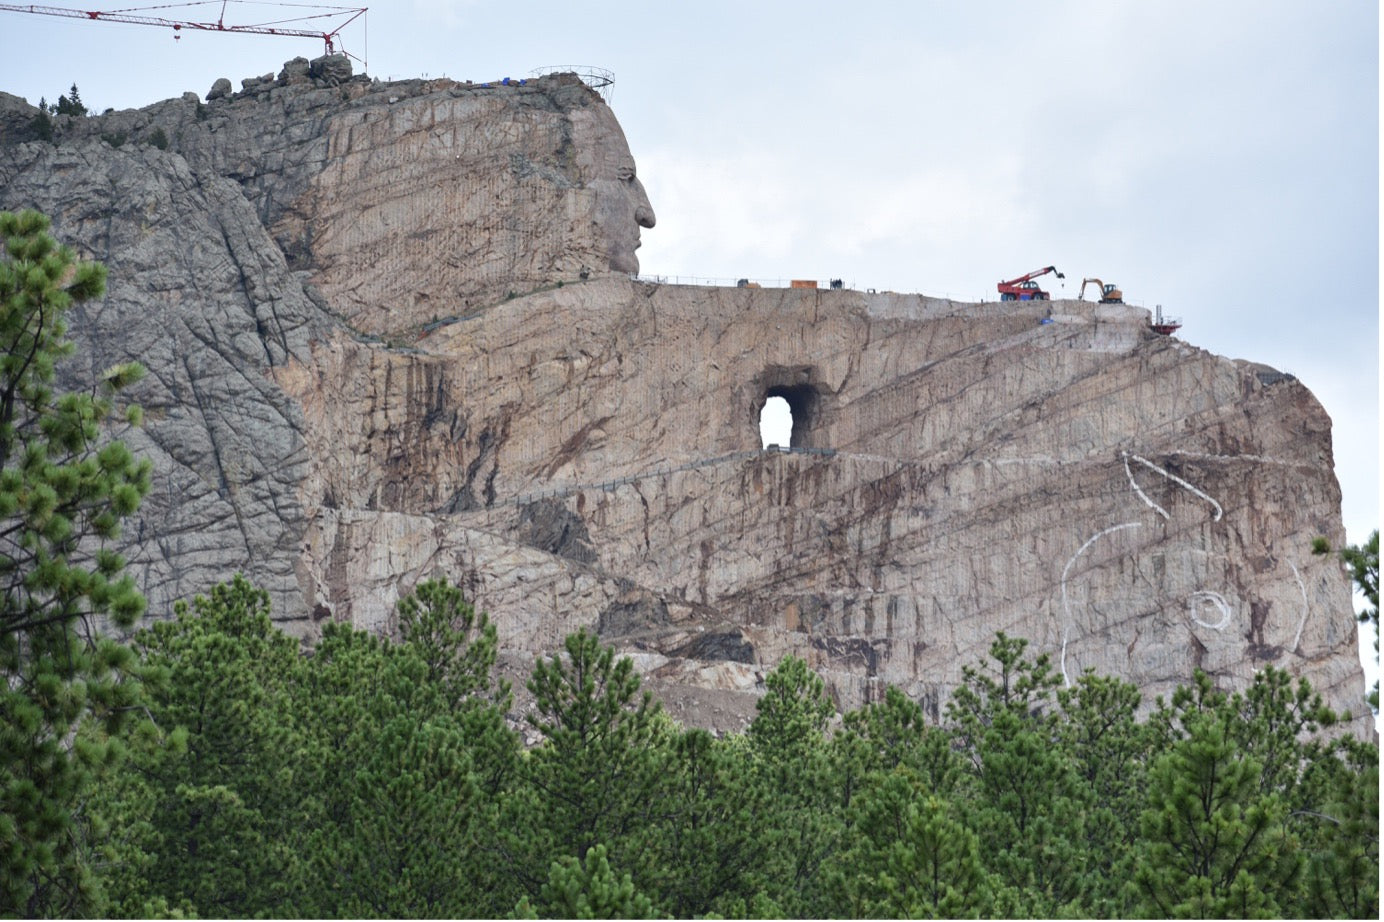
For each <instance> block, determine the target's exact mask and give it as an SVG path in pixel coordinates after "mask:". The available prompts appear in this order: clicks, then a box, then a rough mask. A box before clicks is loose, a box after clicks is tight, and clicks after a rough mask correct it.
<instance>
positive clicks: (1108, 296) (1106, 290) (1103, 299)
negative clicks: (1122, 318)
mask: <svg viewBox="0 0 1384 922" xmlns="http://www.w3.org/2000/svg"><path fill="white" fill-rule="evenodd" d="M1087 285H1095V286H1096V287H1097V288H1098V289H1100V303H1102V304H1123V303H1124V292H1123V291H1120V289H1119V288H1118V287H1117V286H1116V285H1115V283H1114V282H1110V283H1108V284H1107V283H1103V282H1101V280H1100V279H1082V280H1081V293H1080V294H1079V295H1077V298H1078V299H1079V300H1084V299H1085V297H1086V286H1087Z"/></svg>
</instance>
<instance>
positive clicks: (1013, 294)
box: [997, 266, 1066, 301]
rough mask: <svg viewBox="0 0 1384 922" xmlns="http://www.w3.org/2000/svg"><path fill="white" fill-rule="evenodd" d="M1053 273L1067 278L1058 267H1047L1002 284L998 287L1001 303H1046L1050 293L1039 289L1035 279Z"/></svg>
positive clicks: (1061, 277)
mask: <svg viewBox="0 0 1384 922" xmlns="http://www.w3.org/2000/svg"><path fill="white" fill-rule="evenodd" d="M1049 272H1051V273H1053V274H1054V275H1056V276H1057V277H1058V278H1060V279H1064V278H1066V276H1065V275H1063V274H1062V273H1061V272H1058V271H1057V267H1056V266H1045V267H1044V268H1042V269H1034V270H1033V271H1032V272H1030V273H1028V274H1027V275H1021V276H1019V277H1018V278H1016V279H1010V280H1009V281H1007V282H1000V283H999V285H998V286H997V287H998V288H999V291H1000V300H1001V301H1046V300H1048V293H1047V292H1046V291H1043V290H1042V289H1041V288H1039V287H1038V283H1037V282H1035V281H1034V279H1036V278H1038V277H1039V276H1042V275H1047V274H1048V273H1049Z"/></svg>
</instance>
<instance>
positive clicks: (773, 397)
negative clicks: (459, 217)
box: [759, 384, 817, 448]
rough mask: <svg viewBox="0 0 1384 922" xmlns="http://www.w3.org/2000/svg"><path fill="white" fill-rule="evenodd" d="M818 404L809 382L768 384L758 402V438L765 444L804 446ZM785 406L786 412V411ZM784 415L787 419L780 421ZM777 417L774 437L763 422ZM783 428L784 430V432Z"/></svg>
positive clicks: (808, 439) (807, 441) (791, 446)
mask: <svg viewBox="0 0 1384 922" xmlns="http://www.w3.org/2000/svg"><path fill="white" fill-rule="evenodd" d="M816 406H817V391H816V389H815V388H813V387H812V386H811V385H807V384H790V385H770V386H769V387H767V388H766V389H765V393H764V402H763V403H762V404H761V405H760V412H759V419H760V438H761V440H762V442H763V446H764V447H766V448H767V447H768V446H769V445H771V444H777V445H782V446H784V447H788V448H807V447H809V446H811V444H812V441H811V438H810V433H811V429H812V422H813V417H814V416H815V412H814V411H815V410H816ZM785 409H786V412H785ZM784 416H786V417H787V419H786V420H783V417H784ZM775 419H777V420H779V421H780V422H779V428H778V429H777V431H776V432H775V433H774V435H773V437H772V438H770V437H769V433H768V432H767V431H766V429H765V423H766V421H773V420H775ZM785 430H786V431H785Z"/></svg>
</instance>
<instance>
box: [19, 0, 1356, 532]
mask: <svg viewBox="0 0 1384 922" xmlns="http://www.w3.org/2000/svg"><path fill="white" fill-rule="evenodd" d="M50 5H65V6H68V7H72V8H76V9H130V8H132V7H137V6H139V5H140V0H122V2H118V3H116V2H106V3H102V2H98V0H88V2H85V3H82V2H71V0H50ZM220 7H221V4H220V2H219V0H217V2H213V3H204V4H201V5H195V6H189V7H187V8H182V9H180V8H178V7H176V6H172V7H170V6H167V5H161V7H160V8H159V9H158V10H153V11H151V12H150V13H149V15H157V16H164V17H169V18H181V19H189V20H199V21H206V20H214V19H215V18H216V17H217V14H218V12H219V10H220ZM301 12H303V11H302V10H301V9H299V8H296V7H294V6H292V5H282V6H281V7H278V6H277V5H275V4H236V3H231V4H230V5H229V7H228V8H227V15H226V22H227V23H228V24H243V23H251V22H257V21H267V20H272V19H279V18H283V17H285V16H289V15H297V14H298V13H301ZM328 21H330V20H328ZM1379 34H1380V33H1379V22H1378V6H1377V3H1376V2H1375V0H1333V2H1328V3H1323V2H1319V0H1318V2H1307V0H1301V2H1296V0H1295V2H1280V0H1233V2H1219V0H1157V2H1148V0H1144V2H1115V0H1045V2H1033V0H968V2H964V3H963V2H956V0H907V2H905V0H898V2H874V0H851V2H831V3H827V2H813V0H792V2H788V0H735V2H729V0H695V2H687V3H657V2H648V0H638V2H634V0H606V2H603V3H573V2H571V0H562V2H556V0H526V2H522V3H517V2H515V3H505V2H497V0H485V2H472V0H381V2H376V3H374V4H372V5H371V6H370V11H369V13H368V14H367V15H366V17H364V19H363V20H358V21H357V22H356V23H354V24H352V25H351V26H349V27H347V28H346V29H345V31H344V32H343V33H342V39H343V44H344V47H345V49H346V50H347V51H349V52H351V53H352V54H354V55H357V56H358V57H361V58H364V59H366V62H367V66H365V67H362V65H360V64H359V63H357V65H356V69H357V72H358V73H359V72H361V70H362V69H363V70H365V72H367V73H369V74H370V75H371V76H375V77H380V78H397V79H403V78H408V77H416V76H422V75H428V76H440V75H444V74H445V75H446V76H449V77H454V78H457V79H472V80H486V79H494V78H499V77H504V76H512V77H522V76H527V75H528V74H529V73H530V71H532V70H533V69H534V68H539V67H545V66H552V65H565V64H575V65H593V66H596V67H601V68H605V69H608V70H610V71H613V72H614V76H615V83H614V85H613V86H612V87H611V94H612V95H611V104H612V107H613V108H614V110H615V113H616V115H617V116H618V117H619V120H620V123H621V125H622V126H623V127H624V130H625V134H626V136H627V137H628V138H629V143H630V148H631V150H632V151H633V153H634V156H635V159H636V161H637V162H638V168H639V173H640V176H641V178H642V179H643V181H644V185H645V187H646V188H647V190H648V193H649V198H650V200H651V201H652V203H653V206H654V209H655V211H656V213H657V216H658V225H657V227H655V228H653V229H652V230H646V231H644V234H643V239H644V245H643V248H642V249H641V250H640V251H639V256H640V260H641V263H642V271H643V273H644V274H647V275H662V276H669V277H700V278H719V279H725V280H728V281H730V280H734V279H736V278H740V277H750V278H758V279H764V280H774V279H789V278H819V279H822V280H824V281H825V280H826V279H828V278H842V279H844V280H845V281H846V283H847V284H848V285H850V286H853V287H859V288H878V289H893V290H897V291H920V292H924V293H927V294H933V295H942V296H949V297H953V298H958V299H966V300H976V299H979V298H982V297H984V298H990V299H993V298H995V297H996V296H997V295H996V291H995V282H996V281H998V280H999V279H1002V278H1009V277H1012V276H1017V275H1019V274H1021V273H1024V272H1026V271H1028V270H1030V269H1033V268H1036V267H1040V266H1045V265H1049V264H1053V265H1056V266H1057V267H1058V268H1059V269H1061V270H1062V271H1063V272H1065V273H1066V275H1067V279H1066V281H1065V283H1064V282H1059V281H1057V280H1055V279H1053V278H1052V277H1051V276H1048V277H1047V279H1046V280H1045V287H1048V288H1049V290H1051V291H1052V292H1053V294H1054V296H1060V295H1067V296H1069V297H1071V296H1075V295H1076V293H1077V290H1078V288H1079V286H1080V280H1081V278H1082V277H1083V276H1098V277H1100V278H1102V279H1104V280H1106V281H1114V282H1117V283H1119V284H1120V286H1121V287H1122V288H1123V289H1124V291H1125V297H1126V300H1128V301H1130V302H1131V303H1135V304H1141V305H1143V306H1145V307H1149V308H1150V309H1152V308H1153V307H1154V306H1155V305H1162V306H1163V308H1164V310H1165V311H1166V312H1167V313H1170V314H1173V315H1176V316H1179V317H1181V318H1182V320H1183V322H1184V327H1183V329H1182V330H1181V336H1182V338H1183V339H1185V340H1186V341H1187V342H1189V343H1192V344H1194V345H1196V346H1200V347H1202V348H1205V349H1208V350H1210V351H1212V352H1215V353H1218V354H1220V355H1225V356H1229V357H1232V358H1246V359H1252V360H1255V361H1259V362H1264V363H1266V364H1269V365H1272V366H1274V367H1276V368H1278V369H1280V370H1283V371H1286V372H1290V373H1292V374H1294V375H1296V376H1298V378H1300V379H1301V380H1302V381H1303V382H1304V383H1306V384H1307V386H1308V387H1310V388H1311V389H1312V391H1313V392H1314V393H1315V394H1316V395H1317V397H1318V399H1319V400H1321V402H1322V403H1323V404H1324V405H1325V407H1326V408H1327V410H1328V412H1329V413H1330V414H1331V417H1332V420H1333V421H1334V438H1335V457H1336V470H1337V476H1338V477H1339V479H1340V481H1341V486H1342V490H1343V494H1344V499H1343V513H1344V518H1345V524H1346V529H1347V532H1348V535H1349V538H1350V539H1351V540H1352V541H1357V542H1358V541H1361V540H1363V539H1364V538H1365V537H1366V535H1368V533H1369V532H1370V531H1371V530H1372V529H1374V528H1376V527H1378V524H1379V464H1378V457H1379V393H1380V386H1379V382H1380V379H1379V341H1380V340H1379V221H1378V216H1379V201H1380V200H1379V182H1378V176H1379V74H1378V61H1379ZM321 53H322V45H321V43H320V42H316V41H314V40H308V39H289V38H280V37H253V36H245V35H234V34H207V33H200V34H199V33H193V32H189V31H186V30H184V32H183V33H182V37H181V38H180V39H178V40H176V41H175V40H174V39H173V37H172V33H171V32H170V31H168V30H165V29H158V28H149V27H141V26H133V25H117V24H103V23H95V22H89V21H84V20H67V19H57V18H51V17H47V16H39V15H32V14H26V13H13V12H0V89H3V90H5V91H7V92H10V93H14V94H16V95H19V96H23V97H25V98H27V99H28V100H29V101H30V102H31V103H37V102H38V100H39V98H40V97H41V96H42V97H47V99H48V101H49V102H54V101H56V99H57V97H58V95H59V94H60V93H63V92H65V91H66V89H67V88H68V86H69V85H71V84H72V83H73V82H74V81H75V82H76V83H77V84H78V86H79V88H80V90H81V96H82V99H83V101H84V102H85V103H86V104H87V105H88V107H89V108H92V109H95V110H97V111H100V110H104V109H106V108H108V107H113V108H117V109H120V108H132V107H138V106H141V105H145V104H148V103H150V102H154V101H156V100H159V99H165V98H169V97H173V96H177V95H179V94H180V93H182V92H183V91H185V90H193V91H195V92H197V93H198V94H199V95H203V94H205V93H206V92H207V90H208V89H209V88H210V87H211V84H212V82H213V81H214V80H215V79H216V78H217V77H222V76H224V77H229V78H230V79H231V81H232V83H233V84H234V85H235V86H236V88H237V89H238V88H239V86H240V80H241V79H242V78H244V77H249V76H254V75H258V74H263V73H268V72H274V73H277V72H278V70H279V69H280V68H281V66H282V63H283V62H284V61H286V60H288V59H289V58H292V57H294V56H296V55H302V56H304V57H315V56H317V55H319V54H321ZM1048 282H1051V285H1048V284H1047V283H1048Z"/></svg>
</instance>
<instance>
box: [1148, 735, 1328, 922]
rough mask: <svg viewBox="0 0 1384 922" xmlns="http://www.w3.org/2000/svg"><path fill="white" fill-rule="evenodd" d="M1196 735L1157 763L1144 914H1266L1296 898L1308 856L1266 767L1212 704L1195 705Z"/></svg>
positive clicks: (1152, 780)
mask: <svg viewBox="0 0 1384 922" xmlns="http://www.w3.org/2000/svg"><path fill="white" fill-rule="evenodd" d="M1182 722H1183V725H1184V727H1185V728H1186V737H1185V738H1184V739H1182V740H1180V741H1178V742H1176V743H1174V744H1173V745H1172V746H1171V748H1170V749H1168V750H1167V751H1166V752H1164V753H1163V754H1162V755H1161V756H1159V757H1158V758H1157V759H1155V760H1154V762H1153V764H1152V766H1151V768H1150V770H1149V795H1148V796H1149V799H1148V807H1147V808H1146V809H1145V810H1144V812H1143V814H1142V816H1141V819H1140V829H1141V832H1142V839H1143V841H1142V842H1141V843H1140V845H1139V858H1138V864H1137V867H1136V869H1135V875H1134V880H1135V886H1136V888H1137V891H1138V902H1137V903H1136V906H1137V908H1136V909H1135V913H1136V914H1138V915H1142V916H1158V917H1165V918H1167V917H1176V918H1188V917H1192V918H1261V917H1267V916H1278V915H1281V914H1282V913H1283V912H1284V911H1285V910H1286V909H1287V908H1288V907H1290V906H1291V905H1292V904H1293V899H1294V898H1295V896H1294V895H1295V892H1296V888H1297V885H1298V881H1299V877H1300V874H1301V871H1302V856H1301V854H1300V852H1299V850H1298V848H1297V846H1296V842H1295V841H1294V840H1293V839H1292V837H1291V836H1290V835H1289V834H1288V832H1287V829H1286V827H1285V825H1284V820H1285V818H1286V815H1287V810H1286V808H1285V806H1284V802H1283V798H1282V796H1281V795H1279V794H1278V793H1268V794H1264V793H1262V792H1261V790H1260V779H1261V777H1262V775H1263V766H1262V764H1261V763H1260V762H1259V761H1258V760H1256V759H1254V758H1253V757H1250V756H1247V755H1245V754H1243V753H1242V752H1241V751H1239V750H1238V749H1237V747H1236V746H1235V744H1234V742H1233V740H1232V739H1231V736H1230V734H1229V733H1228V732H1227V726H1226V721H1225V719H1224V718H1223V716H1222V715H1221V714H1220V713H1217V711H1216V710H1215V709H1212V708H1206V709H1202V708H1196V709H1193V710H1189V711H1185V712H1184V714H1183V716H1182Z"/></svg>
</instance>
